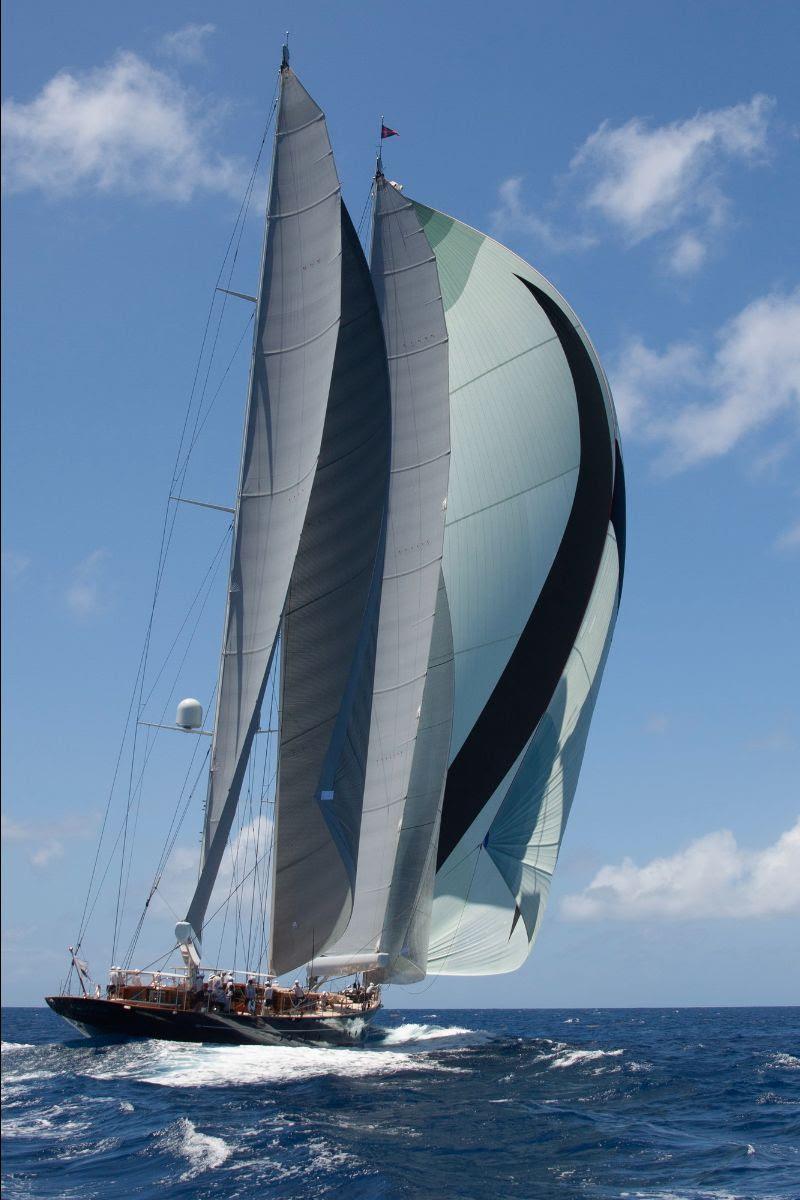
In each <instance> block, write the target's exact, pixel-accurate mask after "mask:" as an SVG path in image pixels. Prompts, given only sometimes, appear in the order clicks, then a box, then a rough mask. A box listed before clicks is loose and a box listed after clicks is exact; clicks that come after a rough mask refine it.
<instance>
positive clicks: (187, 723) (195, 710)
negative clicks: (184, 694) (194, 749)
mask: <svg viewBox="0 0 800 1200" xmlns="http://www.w3.org/2000/svg"><path fill="white" fill-rule="evenodd" d="M175 724H176V725H178V726H180V728H181V729H201V728H202V725H203V706H202V704H201V703H200V701H199V700H193V699H191V697H189V698H188V699H187V700H181V702H180V704H179V705H178V711H177V712H176V713H175Z"/></svg>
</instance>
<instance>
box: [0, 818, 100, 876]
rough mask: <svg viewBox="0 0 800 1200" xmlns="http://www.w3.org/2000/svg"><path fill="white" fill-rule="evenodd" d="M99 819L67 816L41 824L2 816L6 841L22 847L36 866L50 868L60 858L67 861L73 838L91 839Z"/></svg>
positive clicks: (3, 833) (3, 835)
mask: <svg viewBox="0 0 800 1200" xmlns="http://www.w3.org/2000/svg"><path fill="white" fill-rule="evenodd" d="M96 825H97V818H96V816H95V815H94V814H92V815H91V816H80V817H66V818H64V819H63V820H61V821H51V822H48V823H47V824H44V823H42V824H37V823H34V822H29V821H17V820H14V819H12V818H11V817H8V816H6V815H5V814H4V815H3V817H2V838H3V841H4V842H9V843H16V844H17V845H20V846H22V848H23V849H24V852H25V854H26V856H27V859H28V862H29V863H31V865H32V866H34V867H39V868H41V867H46V866H48V865H49V864H50V863H51V862H53V861H55V860H56V859H59V858H63V856H64V851H65V846H64V843H65V842H68V841H71V840H73V839H81V838H86V837H91V835H92V834H93V833H94V830H95V828H96Z"/></svg>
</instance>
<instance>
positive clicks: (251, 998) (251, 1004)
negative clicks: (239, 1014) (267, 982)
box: [244, 975, 256, 1013]
mask: <svg viewBox="0 0 800 1200" xmlns="http://www.w3.org/2000/svg"><path fill="white" fill-rule="evenodd" d="M244 994H245V996H246V998H247V1011H248V1012H249V1013H255V1011H256V981H255V979H253V977H252V975H251V976H250V978H249V979H248V981H247V987H246V988H245V990H244Z"/></svg>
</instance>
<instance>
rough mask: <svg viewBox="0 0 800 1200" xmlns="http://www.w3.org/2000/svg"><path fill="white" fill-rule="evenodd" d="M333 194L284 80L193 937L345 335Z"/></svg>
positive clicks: (252, 717)
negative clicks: (337, 353)
mask: <svg viewBox="0 0 800 1200" xmlns="http://www.w3.org/2000/svg"><path fill="white" fill-rule="evenodd" d="M339 204H340V198H339V180H338V176H337V174H336V168H335V164H334V162H333V156H332V152H331V148H330V142H329V141H328V136H327V130H326V126H325V118H324V114H323V113H322V110H321V109H320V108H319V106H318V105H316V103H315V102H314V101H313V100H312V99H311V97H310V96H309V95H308V93H307V92H306V91H305V89H304V88H303V87H302V85H301V84H300V83H299V81H298V80H297V77H296V76H295V75H294V73H293V72H292V71H291V70H290V69H289V68H288V67H287V66H284V67H283V68H282V70H281V85H280V96H279V103H278V111H277V120H276V131H275V143H274V150H273V161H272V174H271V179H270V188H269V197H268V205H267V221H266V228H265V242H264V248H263V253H262V270H261V280H260V285H259V294H258V305H257V310H256V329H255V334H254V354H253V361H252V369H251V374H250V383H249V396H248V405H247V411H246V418H245V432H244V439H243V448H242V456H241V464H240V476H239V486H238V489H237V501H236V517H235V529H234V543H233V547H232V556H231V570H230V576H229V585H228V598H227V607H226V618H225V632H224V642H223V651H222V656H221V668H220V678H219V686H218V691H217V711H216V717H215V729H214V738H213V743H212V761H211V769H210V772H209V787H208V798H207V802H206V813H205V823H204V832H203V849H202V868H201V872H200V878H199V880H198V884H197V887H196V889H195V894H194V897H193V899H192V901H191V904H190V906H189V911H188V914H187V923H188V924H189V925H190V927H191V930H192V931H193V934H194V936H195V937H197V936H198V935H199V934H200V933H201V929H202V922H203V919H204V916H205V912H206V909H207V906H208V902H209V899H210V896H211V891H212V889H213V886H214V883H215V880H216V876H217V873H218V870H219V865H220V862H221V860H222V854H223V852H224V848H225V845H226V843H227V840H228V836H229V834H230V830H231V828H232V824H233V819H234V815H235V812H236V806H237V803H238V799H239V792H240V790H241V786H242V780H243V777H244V771H245V768H246V764H247V759H248V756H249V753H250V749H251V746H252V740H253V737H254V735H255V730H256V728H257V725H258V718H259V712H260V706H261V701H262V699H263V694H264V689H265V687H266V682H267V678H268V675H269V672H270V669H271V666H272V662H273V658H274V652H275V643H276V638H277V635H278V629H279V623H280V618H281V613H282V611H283V606H284V602H285V598H286V594H287V591H288V587H289V580H290V577H291V571H292V566H293V563H294V560H295V557H296V554H297V547H298V544H299V540H300V536H301V532H302V528H303V523H304V520H305V515H306V509H307V505H308V499H309V496H310V492H311V486H312V482H313V477H314V472H315V469H316V463H317V458H318V455H319V448H320V443H321V438H322V429H323V424H324V419H325V412H326V406H327V398H328V389H329V382H330V377H331V371H332V366H333V358H334V353H335V347H336V340H337V334H338V324H339V290H340V275H341V238H340V225H339V221H338V212H339Z"/></svg>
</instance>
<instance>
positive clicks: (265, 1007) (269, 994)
mask: <svg viewBox="0 0 800 1200" xmlns="http://www.w3.org/2000/svg"><path fill="white" fill-rule="evenodd" d="M274 995H275V989H274V988H273V986H272V980H271V979H268V980H267V982H266V985H265V987H264V999H263V1001H262V1002H261V1011H262V1013H265V1012H268V1011H269V1010H270V1009H271V1008H272V1004H273V999H274Z"/></svg>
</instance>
